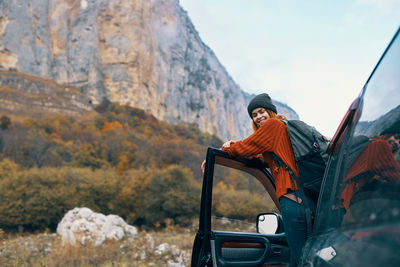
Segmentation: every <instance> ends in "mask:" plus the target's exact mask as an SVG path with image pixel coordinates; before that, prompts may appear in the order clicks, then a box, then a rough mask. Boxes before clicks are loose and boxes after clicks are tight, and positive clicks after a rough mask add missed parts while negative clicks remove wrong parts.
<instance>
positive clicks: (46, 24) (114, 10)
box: [0, 0, 298, 139]
mask: <svg viewBox="0 0 400 267" xmlns="http://www.w3.org/2000/svg"><path fill="white" fill-rule="evenodd" d="M0 69H2V70H3V72H2V73H1V75H0V79H1V81H0V87H1V92H2V95H3V96H6V95H7V96H9V97H8V99H7V101H8V102H7V103H6V104H5V102H4V101H0V108H1V109H3V110H4V109H5V110H7V109H8V110H10V107H14V108H16V107H17V106H19V107H21V105H18V103H19V102H18V101H21V99H22V98H24V99H25V100H24V101H27V100H26V99H28V98H27V97H28V95H27V94H28V93H29V94H31V95H30V96H32V94H35V92H32V91H29V89H27V88H32V83H34V81H35V78H33V77H40V78H42V79H44V80H45V81H50V80H51V81H53V82H54V83H56V84H57V86H55V87H54V88H59V89H60V88H62V89H60V90H61V91H62V95H63V97H64V98H63V99H64V100H63V101H61V100H59V99H57V101H52V102H51V104H50V105H51V106H52V107H53V108H52V110H53V111H54V112H63V111H65V110H66V109H65V107H63V106H62V105H64V106H65V105H67V106H68V107H69V108H70V109H74V110H75V111H76V112H79V111H80V110H86V109H93V108H94V107H95V106H96V105H97V104H99V103H101V102H102V100H103V99H107V100H109V101H111V102H119V103H121V104H129V105H131V106H134V107H137V108H141V109H144V110H145V111H147V112H149V113H151V114H153V115H154V116H155V117H156V118H158V119H160V120H164V121H167V122H169V123H181V122H190V123H196V124H197V125H198V126H199V128H200V129H202V130H203V131H206V132H209V133H213V134H217V135H218V136H219V137H221V138H222V139H228V138H229V139H235V138H242V137H244V136H246V135H247V134H248V133H249V131H250V127H249V118H248V115H247V112H246V104H247V103H248V101H249V100H250V98H251V97H252V96H251V95H249V94H247V93H245V92H244V91H243V90H242V89H241V88H240V87H239V86H238V85H237V84H236V83H235V82H234V80H233V79H232V77H231V76H230V75H229V74H228V73H227V71H226V70H225V68H224V67H223V65H222V64H221V63H220V62H219V61H218V59H217V57H216V55H215V54H214V53H213V51H212V50H211V49H210V48H209V47H208V46H207V45H206V44H204V43H203V41H202V40H201V39H200V37H199V34H198V32H197V31H196V29H195V27H194V25H193V24H192V22H191V21H190V19H189V17H188V14H187V12H186V11H185V10H183V9H182V8H181V6H180V5H179V1H178V0H135V1H132V0H113V1H108V0H30V1H20V0H18V1H15V0H2V1H0ZM16 72H18V73H24V75H28V76H23V75H22V76H21V75H20V76H18V75H17V74H15V73H16ZM10 75H11V76H12V75H14V76H12V77H14V78H12V77H11V78H10ZM16 75H17V76H18V77H19V79H16V78H15V77H17V76H16ZM21 77H22V78H21ZM36 80H37V79H36ZM27 81H29V82H27ZM19 82H20V83H19ZM27 83H28V84H30V85H31V86H30V87H29V86H25V85H26V84H27ZM10 84H11V85H13V86H9V85H10ZM46 84H47V87H46V88H47V89H45V90H39V91H40V92H41V94H43V93H45V94H46V97H48V98H51V97H50V96H51V95H54V94H57V92H55V91H57V90H48V89H49V88H52V87H49V86H48V85H49V82H43V81H40V82H39V83H38V85H36V87H38V88H39V87H41V86H42V85H44V86H46ZM33 87H35V86H33ZM15 88H18V90H19V91H18V92H19V93H18V94H16V93H15V91H12V90H16V89H15ZM68 88H69V89H68ZM67 89H68V90H67ZM75 89H76V90H75ZM7 90H8V92H9V93H5V92H6V91H7ZM60 90H58V94H60V92H61V91H60ZM39 91H37V92H39ZM72 91H74V92H77V93H76V94H75V93H74V94H71V93H70V92H72ZM11 92H14V93H13V94H12V93H11ZM21 94H24V96H23V97H22V96H21ZM13 95H14V96H17V95H18V96H19V97H14V96H13ZM3 96H2V98H3ZM68 96H70V97H68ZM72 96H73V97H72ZM35 97H37V96H35ZM71 97H72V98H71ZM71 99H72V100H73V102H71V103H72V104H65V103H69V102H68V101H69V100H71ZM13 101H14V103H12V102H13ZM41 101H42V102H43V103H42V104H43V106H46V103H45V102H46V98H42V99H41ZM38 103H39V102H38ZM57 103H58V104H57ZM63 103H64V104H63ZM275 103H276V104H277V106H278V111H279V112H280V113H283V114H285V115H287V116H288V117H289V118H298V116H297V114H296V113H295V112H294V111H293V110H292V109H291V108H289V107H288V106H286V105H283V104H281V103H278V102H276V101H275ZM57 105H61V106H59V108H57ZM36 106H40V104H38V105H36Z"/></svg>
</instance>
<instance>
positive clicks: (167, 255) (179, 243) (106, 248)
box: [0, 227, 195, 267]
mask: <svg viewBox="0 0 400 267" xmlns="http://www.w3.org/2000/svg"><path fill="white" fill-rule="evenodd" d="M194 236H195V229H193V228H190V229H189V228H181V227H169V228H167V229H163V230H157V231H156V230H154V231H140V232H139V234H138V236H137V237H135V238H134V239H131V240H129V239H125V240H122V241H118V242H117V241H114V242H107V243H105V244H103V245H102V246H97V247H96V246H93V245H76V246H72V245H63V244H62V242H61V240H60V238H59V236H57V235H56V234H46V233H41V234H29V235H6V234H4V233H3V234H2V235H0V239H1V240H0V266H139V267H141V266H168V265H169V264H168V263H170V264H176V265H173V266H190V256H191V250H192V245H193V239H194ZM164 243H166V244H168V245H164V247H167V248H166V249H165V250H164V251H160V249H159V247H160V245H161V244H164Z"/></svg>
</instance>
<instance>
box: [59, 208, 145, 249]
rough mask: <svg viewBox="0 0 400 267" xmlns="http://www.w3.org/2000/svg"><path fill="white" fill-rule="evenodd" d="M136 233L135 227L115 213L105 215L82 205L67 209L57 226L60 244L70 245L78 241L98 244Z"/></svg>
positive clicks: (128, 236) (131, 236)
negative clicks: (81, 206)
mask: <svg viewBox="0 0 400 267" xmlns="http://www.w3.org/2000/svg"><path fill="white" fill-rule="evenodd" d="M137 233H138V231H137V229H136V227H134V226H132V225H129V224H127V223H126V222H125V221H124V220H123V219H122V218H121V217H119V216H117V215H107V216H106V215H104V214H101V213H95V212H93V211H92V210H91V209H89V208H84V207H83V208H74V209H72V210H70V211H68V212H67V213H66V214H65V215H64V217H63V218H62V220H61V222H60V223H59V224H58V226H57V234H59V235H60V236H61V239H62V244H66V243H68V244H71V245H75V244H76V243H77V242H79V243H80V244H82V245H84V244H87V243H91V244H94V245H95V246H98V245H101V244H103V243H104V242H105V241H106V240H121V239H122V238H125V237H127V238H134V237H135V236H136V235H137Z"/></svg>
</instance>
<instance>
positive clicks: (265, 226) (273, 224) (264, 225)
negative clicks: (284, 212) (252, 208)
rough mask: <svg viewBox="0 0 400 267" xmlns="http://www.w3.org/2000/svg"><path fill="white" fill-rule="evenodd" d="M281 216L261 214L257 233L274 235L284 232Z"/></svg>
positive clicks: (258, 217)
mask: <svg viewBox="0 0 400 267" xmlns="http://www.w3.org/2000/svg"><path fill="white" fill-rule="evenodd" d="M282 228H283V224H282V218H281V215H279V214H276V213H261V214H258V215H257V233H261V234H267V235H273V234H276V233H278V232H282Z"/></svg>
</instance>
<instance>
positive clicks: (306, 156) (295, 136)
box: [271, 120, 328, 203]
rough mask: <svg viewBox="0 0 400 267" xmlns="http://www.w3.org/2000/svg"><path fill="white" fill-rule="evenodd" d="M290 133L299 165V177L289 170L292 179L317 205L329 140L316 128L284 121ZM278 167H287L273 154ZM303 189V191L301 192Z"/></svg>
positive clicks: (303, 123) (301, 122)
mask: <svg viewBox="0 0 400 267" xmlns="http://www.w3.org/2000/svg"><path fill="white" fill-rule="evenodd" d="M283 122H284V123H285V124H286V128H287V130H288V133H289V138H290V142H291V145H292V148H293V153H294V159H295V161H296V163H297V168H298V172H299V177H296V175H295V174H294V173H293V171H292V170H289V169H288V171H289V174H290V176H291V178H292V179H294V180H296V182H297V185H298V187H299V188H300V187H301V188H300V191H304V194H305V195H307V196H308V197H309V198H310V199H312V200H313V202H314V203H317V201H318V196H319V192H320V189H321V184H322V179H323V177H324V173H325V168H326V164H327V161H328V154H327V153H326V149H327V148H328V140H327V139H326V138H325V137H324V136H323V135H322V134H321V133H319V132H318V131H317V130H316V129H315V128H314V127H312V126H309V125H308V124H306V123H305V122H303V121H300V120H288V121H283ZM271 156H272V158H273V159H274V160H275V162H276V163H277V165H278V166H284V167H285V168H287V165H286V164H285V163H284V162H283V161H282V160H281V159H280V158H278V157H277V156H276V155H275V154H273V153H271ZM301 189H302V190H301Z"/></svg>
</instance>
